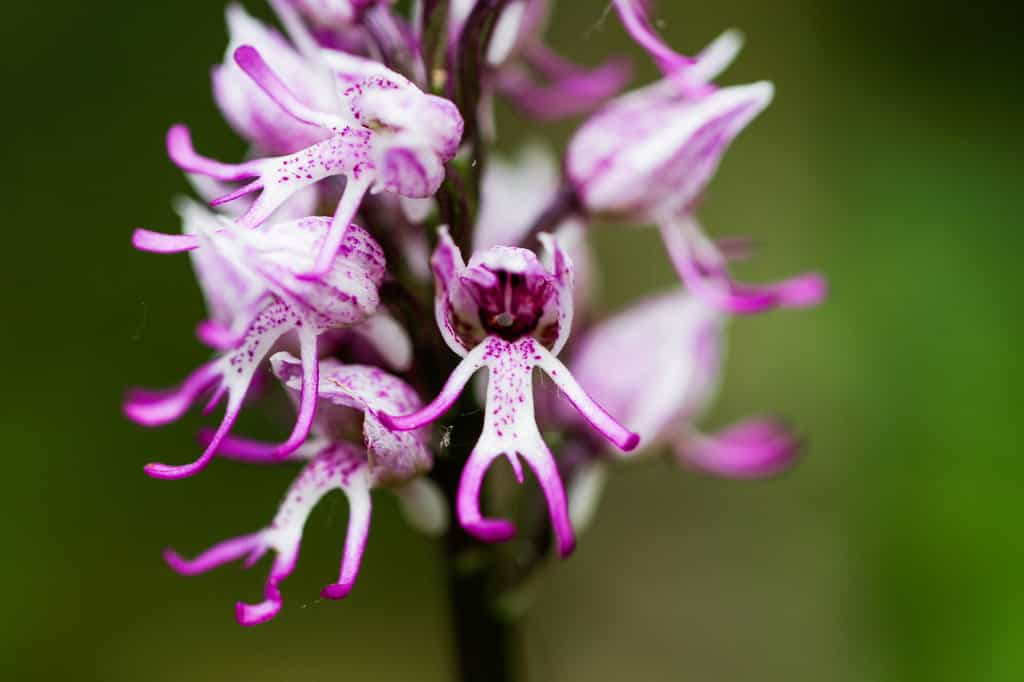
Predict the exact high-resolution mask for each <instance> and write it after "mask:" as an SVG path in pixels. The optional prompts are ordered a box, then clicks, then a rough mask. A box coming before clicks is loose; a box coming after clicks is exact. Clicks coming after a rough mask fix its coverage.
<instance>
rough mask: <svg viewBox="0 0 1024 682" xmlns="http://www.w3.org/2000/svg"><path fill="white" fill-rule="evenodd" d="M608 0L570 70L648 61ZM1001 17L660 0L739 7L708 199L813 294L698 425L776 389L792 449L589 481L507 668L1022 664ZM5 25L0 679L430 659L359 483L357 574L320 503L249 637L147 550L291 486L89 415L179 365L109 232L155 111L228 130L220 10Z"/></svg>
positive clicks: (644, 242)
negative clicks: (332, 597) (623, 53)
mask: <svg viewBox="0 0 1024 682" xmlns="http://www.w3.org/2000/svg"><path fill="white" fill-rule="evenodd" d="M247 4H248V5H249V6H250V8H251V9H257V8H258V9H260V10H262V9H263V8H261V7H258V3H257V0H251V1H250V2H248V3H247ZM605 9H606V8H605V3H603V2H601V1H600V0H587V1H583V0H579V1H577V0H573V2H567V1H563V2H561V3H560V6H559V7H558V9H557V11H556V15H555V17H554V23H553V26H552V31H551V41H552V42H553V43H554V44H556V45H558V46H561V47H562V48H563V49H564V51H565V52H566V53H568V54H569V55H571V56H573V57H577V58H579V59H580V60H583V61H587V62H590V63H596V61H598V60H599V59H600V58H601V57H602V56H603V55H605V54H607V53H608V52H610V51H614V50H627V51H629V52H630V53H631V54H633V55H634V56H635V57H636V59H635V64H636V65H637V66H639V67H640V74H639V76H640V78H641V79H643V78H647V77H651V76H653V71H652V70H651V69H650V67H649V65H648V63H647V62H646V60H644V58H643V57H642V56H641V55H640V54H639V53H638V52H637V51H636V50H635V49H632V48H631V47H630V46H629V45H628V41H627V40H626V38H625V36H624V34H623V31H622V30H621V28H620V27H619V25H618V23H617V22H616V20H615V18H614V16H606V15H605ZM1014 12H1015V11H1014V9H1013V3H1000V2H995V1H993V0H979V1H977V2H974V3H970V4H968V5H964V4H963V3H953V2H924V0H912V1H910V2H892V1H891V0H890V1H886V2H883V1H881V0H867V1H861V2H852V1H850V0H847V1H845V2H841V1H839V0H831V1H822V0H793V1H790V2H784V3H765V2H755V1H754V0H722V1H721V2H718V3H697V2H681V1H680V2H675V1H673V2H662V3H661V11H660V16H661V17H662V19H663V20H664V21H663V22H662V23H661V30H662V31H663V32H664V34H665V35H666V36H668V37H669V38H670V39H671V40H672V41H673V42H674V43H675V44H676V45H678V46H679V47H681V48H682V49H684V50H686V51H693V50H695V49H696V48H698V47H699V46H701V45H702V44H704V43H705V42H706V41H708V40H710V39H711V38H712V37H713V36H715V35H716V34H717V33H718V32H719V31H720V30H721V29H723V28H726V27H730V26H736V27H740V28H742V29H743V30H744V32H745V33H746V35H747V38H748V43H747V48H746V49H745V51H744V53H743V54H742V55H741V58H740V60H739V62H738V63H737V65H736V66H735V67H734V68H733V69H732V70H731V71H730V72H728V74H727V76H726V78H725V81H726V82H740V81H744V80H753V79H758V78H770V79H772V80H774V81H775V82H776V84H777V87H778V96H777V99H776V102H775V103H774V104H773V105H772V106H771V108H770V109H769V110H768V111H767V113H766V114H765V115H764V116H763V117H762V118H761V119H760V120H758V121H757V122H756V123H755V124H754V125H753V126H752V127H751V129H750V130H749V131H748V132H746V133H745V134H744V135H743V136H742V137H741V138H740V139H739V140H738V142H737V144H736V145H735V147H734V148H733V149H732V150H731V151H730V153H729V155H728V156H727V158H726V162H725V164H724V165H723V167H722V170H721V172H720V174H719V177H718V178H717V179H716V181H715V182H714V183H713V185H712V187H711V190H710V193H709V195H708V197H707V201H706V205H705V208H704V210H703V217H704V220H705V223H706V225H707V226H708V228H709V229H710V231H711V232H712V233H714V234H719V235H723V234H735V233H746V234H750V235H753V236H754V237H756V238H757V239H758V240H759V241H760V242H761V243H762V244H763V249H762V251H761V252H760V256H759V258H757V259H756V261H754V262H753V263H751V264H749V265H747V266H745V267H744V269H743V271H742V274H743V275H744V276H746V277H748V278H750V279H758V278H768V277H771V276H777V275H783V274H788V273H793V272H797V271H800V270H804V269H810V268H819V269H821V270H823V271H824V272H826V273H827V274H828V275H829V277H830V279H831V282H832V288H833V293H832V297H831V300H830V302H829V304H828V305H827V306H825V307H824V308H822V309H819V310H815V311H811V312H803V313H777V314H772V315H767V316H763V317H759V318H756V319H744V320H740V321H737V322H736V323H735V324H734V325H733V332H734V333H733V343H732V346H731V352H730V362H729V365H728V372H727V376H726V379H725V385H724V392H723V394H722V399H721V400H720V402H719V403H718V405H717V407H716V409H715V412H714V414H713V415H712V418H711V420H710V422H709V423H710V424H711V425H716V424H722V423H725V422H726V421H728V420H731V419H733V418H735V417H738V416H742V415H745V414H748V413H751V412H757V411H765V410H770V411H774V412H778V413H781V414H784V415H786V416H787V417H789V418H790V419H791V420H792V422H793V423H794V424H796V425H798V426H799V428H800V429H801V430H802V431H803V432H804V433H805V434H806V435H807V436H808V441H809V445H810V447H809V451H808V453H807V456H806V458H805V459H804V461H803V462H802V463H801V464H800V465H799V466H798V467H797V468H796V469H794V470H793V471H791V472H789V473H787V474H786V475H783V476H781V477H779V478H776V479H773V480H770V481H764V482H729V481H719V480H712V479H709V478H703V477H700V476H696V475H693V474H691V473H687V472H680V471H677V470H676V469H675V468H674V467H670V466H668V465H667V464H664V463H661V462H660V461H648V462H646V463H644V464H641V465H638V466H631V467H625V468H623V469H621V470H620V471H619V473H618V475H617V476H616V477H615V478H614V479H613V480H612V483H611V485H610V489H609V491H608V494H607V497H606V499H605V503H604V504H603V506H602V508H601V509H600V511H599V514H598V517H597V519H596V523H595V525H594V527H593V528H592V529H591V531H590V532H589V533H588V534H586V535H585V536H584V537H583V538H582V542H581V543H580V546H579V549H578V551H577V552H576V553H575V555H573V557H572V558H571V559H569V560H568V561H565V562H563V563H559V564H557V565H553V566H551V568H550V569H549V570H548V571H547V572H546V573H545V575H544V577H543V582H542V586H541V588H540V598H539V602H538V604H537V606H536V608H535V609H534V610H533V611H532V613H531V615H530V616H529V618H528V622H527V640H528V647H529V649H528V650H529V668H530V679H531V680H536V681H548V680H584V679H586V680H595V681H597V680H622V679H630V680H716V681H718V680H723V681H725V680H727V681H730V682H731V681H735V682H747V681H749V682H754V681H757V682H774V681H779V682H782V681H785V682H798V681H808V682H810V681H815V682H817V681H820V680H834V681H839V682H843V681H846V680H849V681H857V682H860V681H874V680H879V681H882V680H894V681H899V682H904V681H917V680H920V681H921V682H939V681H943V680H950V681H956V682H963V681H964V680H971V681H985V682H988V681H992V682H1002V681H1006V682H1015V681H1019V680H1022V679H1024V585H1022V583H1021V577H1022V569H1024V545H1022V542H1021V538H1020V533H1019V531H1018V528H1019V525H1020V523H1019V519H1020V516H1021V507H1022V504H1021V499H1022V496H1021V494H1020V492H1019V488H1020V485H1021V481H1022V480H1024V464H1022V462H1021V457H1020V455H1021V447H1020V423H1021V421H1020V418H1019V416H1018V414H1017V413H1018V409H1019V407H1020V404H1021V401H1020V398H1019V393H1018V390H1019V387H1020V386H1021V384H1022V380H1024V373H1022V367H1021V362H1020V357H1019V353H1018V351H1017V349H1016V348H1015V347H1014V342H1015V341H1016V339H1017V338H1018V337H1019V335H1020V333H1021V322H1020V319H1021V315H1020V312H1019V308H1018V307H1017V305H1018V303H1019V301H1018V300H1019V294H1020V292H1021V287H1020V285H1019V284H1017V283H1016V275H1015V274H1014V273H1015V272H1019V270H1020V254H1021V247H1022V245H1024V243H1022V239H1024V238H1022V236H1021V230H1020V228H1021V220H1020V218H1019V215H1020V209H1019V206H1017V205H1015V204H1016V203H1017V202H1019V200H1020V198H1021V192H1020V184H1021V179H1022V177H1021V171H1020V153H1021V151H1022V149H1021V144H1020V141H1021V132H1020V125H1021V123H1022V114H1024V106H1022V103H1024V102H1022V96H1021V89H1020V67H1021V64H1022V60H1021V57H1020V54H1019V51H1018V50H1017V49H1015V48H1014V47H1013V44H1014V42H1015V41H1016V40H1017V39H1018V38H1019V35H1018V34H1019V29H1020V22H1019V17H1016V15H1015V13H1014ZM0 31H2V36H3V40H2V41H0V50H2V51H3V55H2V57H3V58H2V59H0V69H2V70H3V76H4V83H5V88H6V91H7V92H8V95H7V96H6V97H5V102H6V104H4V105H3V106H2V115H3V117H4V121H3V129H4V130H6V131H7V132H6V134H5V140H4V144H3V164H2V169H0V173H2V186H3V193H4V201H3V206H4V208H5V209H6V212H5V221H4V222H5V225H4V228H3V244H4V246H5V253H6V254H7V255H6V258H5V263H4V268H3V270H2V272H3V282H4V291H6V292H7V293H6V296H7V298H6V301H5V306H4V307H5V314H4V318H5V320H6V322H5V324H4V327H5V331H4V333H3V334H2V336H0V338H2V341H0V343H2V344H3V345H2V347H0V348H2V350H3V357H6V358H7V361H6V367H7V369H6V370H5V376H6V377H7V379H6V385H5V387H4V390H3V391H2V393H0V415H2V424H3V429H4V442H5V445H6V452H5V455H6V457H5V459H6V468H5V470H4V475H5V476H4V477H5V480H6V485H5V486H4V487H3V495H2V497H0V499H2V500H3V502H2V508H3V511H4V513H3V514H2V523H3V526H2V527H0V531H2V536H0V537H3V540H4V543H3V544H4V549H3V561H2V562H0V574H2V578H3V585H4V586H5V591H4V595H3V597H2V603H3V607H2V609H0V613H2V618H0V626H2V628H3V629H2V631H0V673H2V672H4V671H7V674H5V675H4V676H5V677H6V679H32V680H37V679H38V680H49V679H53V680H57V679H72V680H81V681H92V680H96V681H103V682H115V681H132V682H134V681H138V680H185V679H187V680H225V679H247V680H368V679H372V680H435V679H437V680H441V679H448V678H449V677H450V671H451V667H450V666H451V663H450V658H449V650H448V647H449V635H448V624H447V613H446V610H445V608H446V607H445V595H444V593H443V591H442V589H441V575H440V571H439V569H438V567H437V565H436V559H437V548H436V547H435V546H434V545H433V544H432V542H430V541H428V540H426V539H424V538H422V537H420V536H418V535H417V534H415V533H414V532H413V531H411V530H410V529H408V528H407V527H406V526H405V525H404V524H403V522H402V521H401V520H400V518H399V517H398V513H397V509H396V507H395V505H394V503H393V502H392V501H391V500H390V499H389V498H388V497H386V496H383V495H382V496H379V498H378V504H377V508H376V510H375V516H374V521H373V523H374V528H373V532H372V535H371V542H370V545H369V549H368V552H367V555H366V560H365V563H364V566H363V571H362V574H361V576H360V580H359V585H358V587H357V589H356V590H355V591H354V592H353V594H352V596H351V597H350V598H349V599H347V600H346V601H345V602H343V603H340V604H339V603H330V602H323V601H321V600H319V599H317V598H316V595H317V592H318V591H319V588H320V586H321V585H322V584H323V583H324V582H325V580H327V579H328V578H330V577H331V576H333V575H334V574H335V571H336V570H337V561H338V557H339V552H340V540H341V537H342V533H343V532H344V521H345V514H346V512H345V505H344V502H343V501H342V499H341V498H340V496H339V497H337V498H331V499H330V500H328V501H327V503H326V504H324V505H322V506H321V508H320V509H318V510H317V511H316V512H315V513H314V515H313V516H312V518H311V520H310V523H309V527H308V535H307V541H306V543H305V545H304V554H303V556H302V560H301V561H300V564H299V567H298V569H297V571H296V574H295V575H294V576H293V578H292V579H291V580H289V581H288V583H287V584H286V587H285V598H286V602H285V609H284V610H283V612H282V613H281V615H280V616H279V617H278V618H277V619H276V620H275V621H274V622H273V623H271V624H269V625H265V626H262V627H258V628H255V629H244V628H241V627H238V626H237V625H235V623H234V621H233V613H232V604H233V602H234V601H235V600H236V599H238V598H243V599H255V598H256V597H257V596H258V594H259V592H260V589H261V581H262V577H263V576H262V573H261V569H256V570H254V571H249V572H241V571H239V570H237V567H226V568H224V569H221V570H218V571H216V572H214V573H211V574H209V575H206V576H203V577H199V578H192V579H187V578H181V577H178V576H176V575H174V574H172V573H171V572H170V571H169V570H168V569H167V568H166V567H165V566H164V565H163V563H162V562H161V560H160V550H161V548H162V547H164V546H166V545H168V544H173V545H174V546H175V547H177V548H179V549H181V550H182V551H184V552H193V551H196V550H198V549H201V548H203V547H205V546H207V545H208V544H210V543H212V542H214V541H215V540H218V539H221V538H223V537H226V536H228V535H232V534H236V533H239V532H243V531H249V530H252V529H255V528H256V527H258V525H260V524H261V523H263V522H265V520H267V519H269V518H270V515H271V514H272V513H273V510H274V508H275V506H276V503H277V500H278V497H279V496H280V495H281V493H282V492H283V490H284V488H285V487H286V486H287V484H288V482H289V480H290V477H291V475H292V472H291V471H286V470H284V469H281V470H272V469H261V468H256V467H246V466H242V465H237V464H231V463H224V462H222V463H219V464H216V465H215V466H212V467H210V468H209V469H208V470H207V471H206V472H204V473H203V475H201V476H198V477H195V478H192V479H188V480H185V481H180V482H161V481H154V480H150V479H148V478H147V477H146V476H144V475H143V473H142V470H141V467H142V465H143V463H145V462H148V461H154V460H156V461H168V462H179V461H186V460H187V459H188V458H190V457H191V456H192V455H193V454H194V453H195V452H196V449H195V445H194V441H193V437H192V432H193V430H194V427H195V426H197V425H198V424H199V423H200V420H199V419H198V418H194V417H191V418H189V419H187V420H186V421H185V422H184V423H183V424H181V425H178V426H175V427H171V428H167V429H164V430H162V431H160V432H146V431H144V430H142V429H139V428H136V427H134V426H132V425H130V424H128V423H127V422H126V421H125V420H124V419H123V418H122V417H121V415H120V408H119V403H120V400H121V396H122V392H123V390H124V388H125V387H126V386H129V385H138V384H143V385H153V386H160V385H164V384H171V383H173V382H175V381H176V380H178V379H179V378H180V377H181V376H183V375H184V373H185V371H186V370H187V369H188V368H190V367H192V366H194V365H195V364H197V363H198V362H199V361H200V360H201V359H202V358H203V357H204V352H203V350H202V349H201V348H200V346H199V345H198V344H197V343H195V342H194V341H193V339H192V337H191V334H190V329H191V327H192V325H193V324H194V322H195V321H196V320H197V319H198V317H199V315H200V312H201V301H200V298H199V295H198V292H197V290H196V287H195V285H194V283H193V282H192V281H191V279H190V276H189V272H188V266H187V264H186V262H185V259H183V258H174V257H158V256H147V255H142V254H136V253H134V252H133V251H132V250H131V248H130V246H129V243H128V237H129V234H130V230H131V228H132V227H133V226H136V225H145V226H148V227H151V228H154V229H161V228H162V229H169V230H173V229H175V227H176V220H175V218H174V216H173V213H172V211H171V209H170V204H169V202H170V198H171V197H172V196H173V195H174V194H175V193H178V192H182V191H184V190H185V188H186V186H185V184H184V181H183V179H182V178H181V176H180V174H179V173H178V172H177V171H176V170H175V169H174V167H173V166H172V165H171V164H170V163H169V162H168V161H167V160H166V158H165V155H164V151H163V133H164V131H165V130H166V128H167V127H168V125H169V124H171V123H173V122H176V121H188V122H189V123H191V124H193V126H194V130H195V133H196V136H197V139H198V142H197V144H198V145H199V147H200V148H201V149H203V150H204V151H208V152H210V153H211V154H213V155H215V156H216V155H223V156H225V157H228V158H233V157H235V156H237V155H238V154H240V153H241V145H240V144H239V143H238V142H237V141H235V140H233V139H232V137H231V135H229V134H228V130H227V128H226V126H225V125H224V124H223V123H222V122H221V121H220V120H219V117H218V115H217V113H216V110H215V107H214V105H213V102H212V99H211V96H210V94H209V88H208V79H207V71H208V68H209V66H210V65H211V64H213V63H214V62H216V61H218V60H219V59H220V57H221V54H222V51H223V48H224V45H225V36H224V27H223V21H222V15H221V10H220V4H219V3H216V2H202V1H200V0H179V1H178V2H174V3H139V2H127V1H124V0H120V1H117V2H104V3H84V2H70V1H69V0H57V1H56V2H39V3H8V5H7V6H6V7H5V14H4V18H3V25H2V27H0ZM504 120H507V119H504ZM569 130H571V126H570V125H558V126H547V127H545V129H544V130H543V131H542V132H543V134H544V135H545V136H546V137H548V138H550V139H552V140H554V141H557V140H559V139H561V138H562V137H564V135H565V133H567V132H568V131H569ZM598 242H599V245H600V247H601V251H602V254H603V257H604V258H603V259H604V264H605V267H606V273H607V274H606V277H605V282H604V285H605V298H604V300H605V302H606V304H607V306H608V308H609V309H614V308H617V307H619V306H621V305H624V304H625V303H626V302H628V301H629V300H630V299H631V298H633V297H634V296H636V295H637V294H639V293H641V292H646V291H649V290H652V289H655V288H658V287H661V286H665V285H669V284H671V283H673V282H674V281H675V279H674V276H673V275H672V273H671V272H670V270H669V267H668V265H667V263H666V261H665V258H664V256H663V254H662V252H661V249H660V246H659V244H658V242H657V237H656V235H655V234H654V233H653V232H650V231H620V230H615V229H606V230H603V231H601V232H600V233H599V235H598ZM249 423H252V422H249ZM257 427H258V424H257ZM245 428H246V425H245V424H243V425H242V427H241V429H240V430H242V429H245ZM8 674H9V675H10V676H9V677H8V676H7V675H8Z"/></svg>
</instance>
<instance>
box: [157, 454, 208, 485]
mask: <svg viewBox="0 0 1024 682" xmlns="http://www.w3.org/2000/svg"><path fill="white" fill-rule="evenodd" d="M208 462H209V458H206V459H205V460H204V459H203V458H200V459H198V460H196V461H195V462H192V463H191V464H183V465H181V466H172V465H170V464H160V463H159V462H150V463H149V464H147V465H146V466H144V467H142V470H143V471H145V472H146V475H147V476H150V477H151V478H159V479H161V480H164V481H175V480H177V479H179V478H188V477H189V476H193V475H195V474H197V473H199V472H200V471H202V470H203V469H204V468H205V467H206V465H207V463H208Z"/></svg>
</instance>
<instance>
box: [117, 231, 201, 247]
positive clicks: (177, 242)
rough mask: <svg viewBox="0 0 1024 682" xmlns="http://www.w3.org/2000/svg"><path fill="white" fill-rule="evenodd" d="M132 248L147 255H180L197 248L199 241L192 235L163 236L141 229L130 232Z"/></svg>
mask: <svg viewBox="0 0 1024 682" xmlns="http://www.w3.org/2000/svg"><path fill="white" fill-rule="evenodd" d="M132 246H134V247H135V248H136V249H138V250H139V251H148V252H149V253H181V252H182V251H191V250H193V249H195V248H198V247H199V239H198V238H197V237H196V236H195V235H192V234H164V233H162V232H153V231H152V230H147V229H145V228H142V227H137V228H135V231H134V232H132Z"/></svg>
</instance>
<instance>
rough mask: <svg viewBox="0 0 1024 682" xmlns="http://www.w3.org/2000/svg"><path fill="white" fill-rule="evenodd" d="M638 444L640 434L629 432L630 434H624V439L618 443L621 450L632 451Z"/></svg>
mask: <svg viewBox="0 0 1024 682" xmlns="http://www.w3.org/2000/svg"><path fill="white" fill-rule="evenodd" d="M638 445H640V434H639V433H633V432H630V434H629V435H628V436H626V439H625V440H624V441H622V444H621V445H619V447H620V448H621V450H622V451H623V452H632V451H633V450H636V447H637V446H638Z"/></svg>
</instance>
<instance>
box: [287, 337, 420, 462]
mask: <svg viewBox="0 0 1024 682" xmlns="http://www.w3.org/2000/svg"><path fill="white" fill-rule="evenodd" d="M271 365H272V366H273V368H274V374H276V375H277V377H278V378H279V379H280V380H281V381H282V382H283V383H284V384H285V386H287V387H288V388H290V389H292V390H293V391H298V390H299V388H300V387H301V386H303V383H302V377H301V363H300V362H299V361H298V360H297V359H296V358H294V357H292V356H290V355H288V354H287V353H278V354H277V355H275V356H274V357H273V358H271ZM318 393H319V399H320V402H321V407H320V409H319V410H318V412H317V430H318V432H319V433H320V434H321V435H322V436H324V437H326V438H328V439H332V440H342V439H345V438H346V437H348V436H349V435H350V433H351V430H352V427H353V422H354V423H355V424H356V425H358V423H359V422H360V421H361V422H362V435H363V444H364V445H365V447H366V451H367V454H368V455H369V465H370V472H371V474H372V475H373V477H374V480H375V481H381V482H395V481H406V480H409V479H411V478H413V477H414V476H417V475H418V474H421V473H423V472H425V471H428V470H429V469H430V466H431V463H432V458H431V454H430V450H429V448H428V447H427V441H428V434H427V432H425V431H423V430H413V431H404V432H396V431H391V430H389V429H387V428H385V427H384V426H383V425H382V424H381V422H380V421H379V420H378V418H377V417H376V413H377V412H389V413H393V414H406V413H409V412H414V411H416V410H418V409H419V408H420V406H421V405H422V403H421V402H420V399H419V396H417V395H416V392H415V391H414V390H413V388H412V387H411V386H409V385H408V384H407V383H405V382H404V381H402V380H401V379H399V378H398V377H396V376H394V375H392V374H389V373H387V372H385V371H384V370H382V369H380V368H379V367H370V366H366V365H344V364H341V363H339V362H338V361H336V360H333V359H326V360H321V361H320V386H319V391H318Z"/></svg>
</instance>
